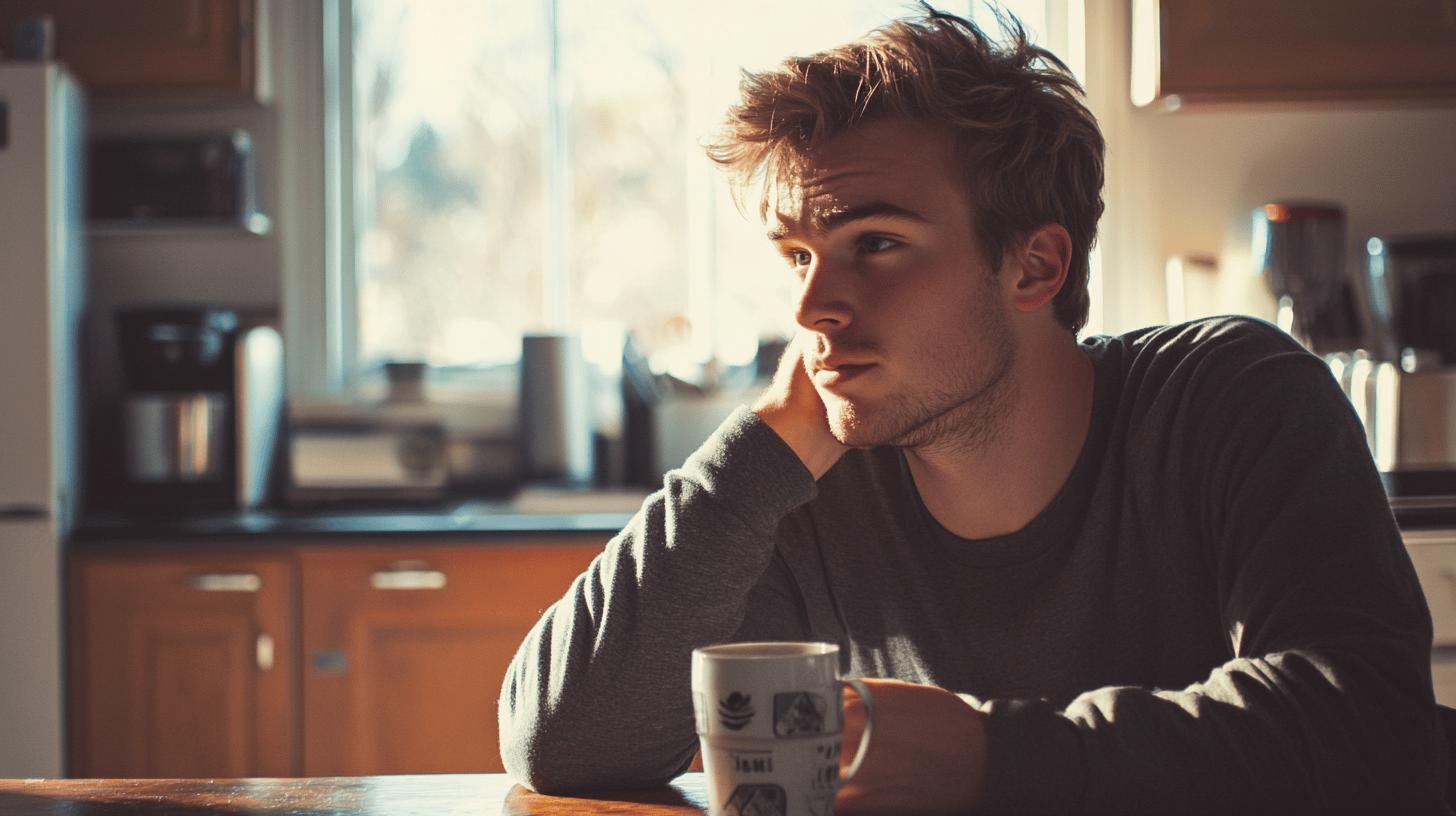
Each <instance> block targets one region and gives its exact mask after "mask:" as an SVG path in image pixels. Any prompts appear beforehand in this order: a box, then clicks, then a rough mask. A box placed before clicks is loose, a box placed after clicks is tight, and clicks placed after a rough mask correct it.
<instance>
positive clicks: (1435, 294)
mask: <svg viewBox="0 0 1456 816" xmlns="http://www.w3.org/2000/svg"><path fill="white" fill-rule="evenodd" d="M1366 253H1367V264H1366V281H1367V282H1366V288H1367V289H1368V291H1369V292H1370V312H1369V314H1370V323H1371V335H1372V342H1371V343H1370V346H1371V350H1370V363H1369V374H1368V377H1367V379H1366V383H1365V385H1364V387H1363V388H1362V389H1360V396H1361V397H1363V400H1362V401H1363V405H1362V404H1360V403H1358V402H1357V404H1356V408H1357V411H1358V412H1359V413H1360V414H1361V419H1362V420H1363V421H1364V422H1365V424H1366V428H1367V429H1368V430H1369V432H1370V436H1371V449H1372V452H1373V453H1374V455H1375V461H1376V464H1377V465H1379V467H1380V469H1381V470H1382V471H1385V472H1386V476H1387V481H1388V482H1389V483H1390V486H1391V487H1392V488H1393V489H1394V490H1395V491H1396V492H1399V493H1432V492H1438V493H1445V494H1451V495H1456V233H1445V234H1424V235H1389V236H1378V237H1373V238H1371V239H1370V240H1369V241H1367V242H1366Z"/></svg>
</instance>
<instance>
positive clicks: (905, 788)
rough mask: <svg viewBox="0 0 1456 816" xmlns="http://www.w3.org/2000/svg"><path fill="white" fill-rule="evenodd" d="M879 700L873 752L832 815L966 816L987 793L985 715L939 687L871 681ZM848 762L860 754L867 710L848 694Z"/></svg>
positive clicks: (845, 745) (845, 743) (845, 742)
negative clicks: (957, 815)
mask: <svg viewBox="0 0 1456 816" xmlns="http://www.w3.org/2000/svg"><path fill="white" fill-rule="evenodd" d="M864 683H865V685H866V686H868V687H869V690H870V693H871V694H872V695H874V704H875V725H874V731H873V733H872V734H871V736H870V747H869V752H868V753H867V754H866V755H865V760H864V764H863V765H861V766H860V769H859V773H857V774H855V776H854V779H852V780H850V781H849V782H847V783H845V786H844V788H843V789H841V790H840V792H839V796H838V799H837V800H836V803H835V806H834V812H835V813H840V814H853V813H927V814H929V813H966V812H967V811H970V810H973V809H974V808H975V807H977V806H978V805H979V804H980V802H981V794H982V790H983V789H984V787H985V768H986V728H985V718H986V715H985V714H983V713H981V712H980V711H977V710H976V709H974V708H972V707H971V706H970V704H968V703H967V702H965V701H964V700H962V699H961V698H959V697H957V696H956V695H954V694H952V693H950V692H949V691H946V690H945V689H943V688H937V687H935V686H922V685H917V684H915V683H905V682H902V681H899V680H873V679H866V680H865V681H864ZM844 709H845V711H844V717H845V720H844V738H843V743H842V745H843V749H842V752H841V753H842V755H843V761H844V764H845V766H846V767H847V766H848V763H849V762H850V760H852V759H853V758H854V753H855V751H857V750H859V739H860V734H861V733H862V732H863V730H864V721H865V717H864V705H863V703H862V702H861V701H860V700H859V698H858V695H855V696H852V697H851V696H849V695H846V701H845V706H844Z"/></svg>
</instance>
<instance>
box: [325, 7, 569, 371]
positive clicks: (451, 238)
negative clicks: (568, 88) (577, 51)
mask: <svg viewBox="0 0 1456 816" xmlns="http://www.w3.org/2000/svg"><path fill="white" fill-rule="evenodd" d="M355 20H356V25H357V28H356V34H355V39H354V65H355V88H356V97H355V98H356V108H355V109H356V114H355V123H354V125H355V128H356V134H355V135H356V145H357V148H356V150H357V153H356V155H357V162H356V184H357V186H358V193H357V195H358V212H357V218H358V222H357V229H358V239H359V255H358V261H357V263H358V268H357V270H356V278H357V285H358V287H359V356H360V362H361V363H362V364H364V365H366V366H367V365H370V364H371V363H373V362H377V361H378V360H380V359H382V358H388V357H396V358H415V359H425V360H429V361H431V362H433V363H436V364H459V363H472V362H493V361H501V360H511V359H515V358H516V357H517V356H518V355H519V350H520V339H519V337H520V333H521V331H522V330H524V329H525V328H527V327H528V326H530V325H532V324H535V323H537V322H538V321H539V320H540V318H541V314H540V308H541V285H542V280H543V255H542V234H543V230H544V227H545V220H544V212H545V210H544V207H545V201H544V192H545V191H544V186H543V182H542V173H541V167H542V161H543V155H542V151H543V148H544V134H545V126H546V101H545V100H546V67H547V56H548V53H549V52H548V49H547V44H548V39H547V31H546V20H545V17H544V16H543V14H542V13H541V11H540V9H539V8H537V7H536V6H534V5H533V4H530V3H521V2H516V1H515V0H432V2H430V3H412V2H408V0H363V2H360V3H359V5H358V13H357V14H356V15H355Z"/></svg>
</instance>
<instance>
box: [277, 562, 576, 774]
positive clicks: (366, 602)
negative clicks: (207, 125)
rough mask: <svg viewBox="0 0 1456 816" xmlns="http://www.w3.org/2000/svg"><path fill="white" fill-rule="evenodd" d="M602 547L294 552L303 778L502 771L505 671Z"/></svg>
mask: <svg viewBox="0 0 1456 816" xmlns="http://www.w3.org/2000/svg"><path fill="white" fill-rule="evenodd" d="M600 549H601V546H600V545H599V544H598V545H594V546H582V545H570V544H563V545H545V544H532V545H525V546H504V545H503V546H492V547H480V548H472V549H462V548H453V549H447V548H429V549H426V548H418V549H410V550H408V551H400V550H398V549H387V548H379V549H374V548H369V549H334V550H309V551H305V552H303V553H301V562H302V565H303V597H304V598H305V599H307V604H306V606H305V608H304V612H303V650H304V667H303V698H304V712H305V713H304V721H303V734H304V739H303V772H304V774H305V775H307V776H355V775H368V774H398V773H481V772H492V771H501V770H504V769H503V768H502V767H501V760H500V752H499V749H498V741H497V740H498V738H497V734H498V730H497V722H496V700H497V698H498V696H499V694H500V687H501V680H502V678H503V677H504V676H505V672H506V667H507V665H508V664H509V663H510V662H511V657H512V656H514V655H515V652H516V648H517V647H518V646H520V644H521V639H522V638H523V637H525V635H526V632H527V631H529V630H530V628H531V626H532V624H534V623H535V622H536V620H537V618H539V617H540V615H541V612H542V611H543V610H545V609H546V607H547V606H549V605H550V604H551V603H553V602H554V601H555V600H556V599H557V598H559V597H561V594H562V593H563V592H565V591H566V588H567V587H568V586H569V585H570V584H571V581H572V579H574V578H575V577H576V576H577V575H578V574H580V573H581V571H582V570H583V569H585V568H586V566H587V564H588V563H589V562H590V561H591V559H592V558H593V557H594V556H595V555H596V553H597V552H598V551H600Z"/></svg>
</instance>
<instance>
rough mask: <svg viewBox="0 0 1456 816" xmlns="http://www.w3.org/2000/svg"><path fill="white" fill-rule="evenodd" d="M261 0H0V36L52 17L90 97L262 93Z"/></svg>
mask: <svg viewBox="0 0 1456 816" xmlns="http://www.w3.org/2000/svg"><path fill="white" fill-rule="evenodd" d="M260 10H261V9H260V0H106V2H96V0H0V43H3V46H0V47H3V48H4V50H5V51H6V52H7V53H8V52H9V51H10V46H11V45H12V43H13V37H14V33H15V29H16V24H17V23H18V22H19V21H21V20H24V19H27V18H33V17H38V16H42V15H44V16H48V17H50V18H51V19H52V20H53V21H54V26H55V56H56V59H58V60H60V61H61V62H64V63H66V64H67V66H68V67H69V68H70V69H71V71H72V72H73V73H74V74H75V75H76V76H77V78H78V79H79V80H80V81H81V83H82V85H84V86H85V87H86V91H87V93H88V94H89V95H91V96H92V97H98V98H105V97H154V98H155V97H191V98H259V97H260V96H261V95H262V94H261V86H260V82H259V68H260V63H261V60H260V59H259V54H260V47H261V45H262V35H261V33H260V31H259V29H260V28H261V26H260V22H261V21H260V19H259V18H260Z"/></svg>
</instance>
